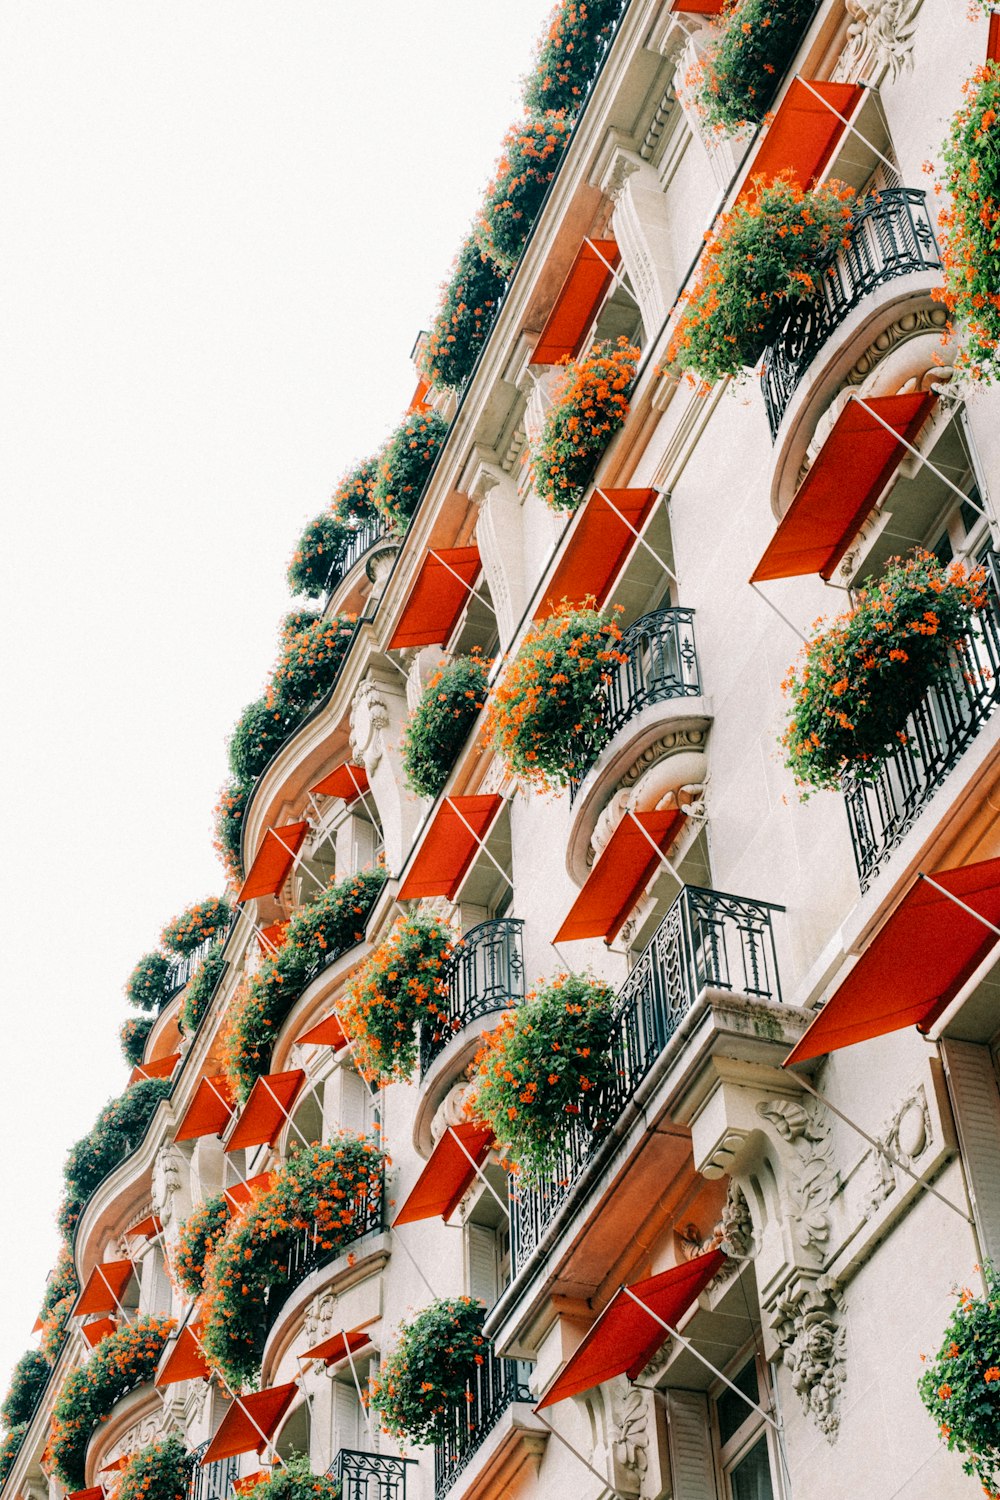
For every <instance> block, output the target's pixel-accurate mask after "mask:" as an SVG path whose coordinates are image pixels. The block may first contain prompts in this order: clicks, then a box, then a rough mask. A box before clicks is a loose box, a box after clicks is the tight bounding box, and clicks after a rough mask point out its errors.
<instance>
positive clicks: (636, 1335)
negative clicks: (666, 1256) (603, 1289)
mask: <svg viewBox="0 0 1000 1500" xmlns="http://www.w3.org/2000/svg"><path fill="white" fill-rule="evenodd" d="M725 1259H726V1257H725V1255H724V1254H723V1252H722V1251H721V1250H709V1251H708V1252H707V1253H706V1254H705V1255H696V1256H694V1258H693V1259H692V1260H686V1261H683V1262H682V1263H681V1264H680V1265H679V1266H672V1267H671V1269H670V1270H669V1271H661V1272H660V1274H659V1275H658V1276H650V1277H648V1279H647V1280H645V1281H637V1282H635V1283H634V1285H633V1286H631V1287H630V1288H629V1291H632V1292H634V1293H635V1295H636V1296H637V1297H638V1298H639V1299H640V1301H642V1302H644V1303H645V1304H646V1307H640V1306H639V1304H638V1302H634V1301H633V1300H632V1298H631V1297H630V1296H629V1295H628V1291H626V1290H625V1288H624V1287H620V1288H619V1289H618V1291H617V1292H615V1295H614V1296H613V1297H612V1299H611V1301H610V1302H609V1303H608V1305H607V1307H606V1308H605V1309H604V1311H603V1312H602V1313H601V1316H600V1317H599V1318H598V1320H597V1322H596V1323H595V1324H594V1326H593V1328H592V1329H591V1330H590V1332H589V1333H588V1334H587V1336H586V1338H585V1339H584V1340H583V1343H582V1344H581V1345H580V1347H579V1348H578V1349H577V1350H576V1351H575V1352H574V1353H573V1354H571V1355H570V1357H569V1360H568V1362H567V1364H566V1366H565V1368H564V1369H563V1371H562V1373H561V1374H560V1375H558V1376H557V1377H556V1380H555V1382H554V1384H553V1385H551V1386H550V1387H549V1389H548V1390H547V1391H546V1393H545V1395H544V1396H543V1397H542V1399H541V1400H540V1401H539V1403H538V1405H537V1407H536V1408H535V1410H536V1411H541V1409H542V1408H543V1407H545V1406H553V1405H555V1403H556V1402H557V1401H563V1400H565V1398H566V1397H567V1396H578V1395H579V1394H580V1392H581V1391H589V1390H592V1389H593V1387H594V1386H595V1385H603V1384H604V1382H605V1381H606V1380H613V1379H614V1377H615V1376H616V1375H627V1376H628V1377H629V1379H630V1380H635V1379H636V1378H637V1377H638V1375H639V1372H640V1371H641V1370H643V1369H644V1368H645V1367H646V1365H648V1364H649V1361H650V1360H651V1359H652V1357H653V1355H654V1354H655V1353H656V1351H657V1349H659V1347H660V1345H661V1344H662V1343H663V1342H664V1341H665V1340H666V1339H667V1338H669V1336H670V1335H669V1334H668V1333H667V1331H666V1329H665V1328H664V1327H662V1325H661V1324H660V1323H658V1322H657V1318H662V1319H663V1322H664V1323H669V1324H670V1326H671V1327H672V1328H676V1327H677V1324H678V1323H679V1322H680V1320H681V1318H683V1316H684V1314H685V1313H686V1312H687V1311H688V1309H689V1308H690V1307H692V1306H693V1304H694V1303H695V1302H697V1300H698V1298H699V1297H700V1296H701V1294H702V1292H703V1291H704V1290H705V1288H706V1287H707V1286H708V1283H709V1282H710V1281H711V1280H712V1278H713V1277H714V1276H717V1275H718V1274H719V1271H720V1270H721V1269H722V1266H723V1264H724V1262H725ZM647 1308H649V1309H651V1312H647V1310H646V1309H647ZM653 1313H655V1314H656V1316H655V1317H654V1316H652V1314H653Z"/></svg>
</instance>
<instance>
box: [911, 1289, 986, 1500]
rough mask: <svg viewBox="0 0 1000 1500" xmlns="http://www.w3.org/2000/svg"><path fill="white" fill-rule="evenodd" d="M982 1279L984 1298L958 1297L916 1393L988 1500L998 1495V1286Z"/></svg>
mask: <svg viewBox="0 0 1000 1500" xmlns="http://www.w3.org/2000/svg"><path fill="white" fill-rule="evenodd" d="M985 1279H986V1289H985V1292H983V1293H980V1294H979V1295H976V1294H974V1293H973V1292H972V1291H971V1290H970V1289H969V1288H968V1287H964V1288H963V1289H962V1290H961V1291H960V1292H959V1294H958V1301H957V1303H956V1304H955V1309H954V1311H953V1313H952V1315H951V1318H950V1319H949V1321H948V1326H947V1328H946V1329H945V1332H944V1340H943V1342H942V1344H941V1347H940V1349H939V1350H938V1352H937V1354H936V1355H935V1356H934V1358H933V1359H931V1360H928V1362H927V1368H926V1369H925V1370H924V1373H923V1374H922V1375H921V1377H920V1381H919V1384H918V1387H917V1389H918V1390H919V1392H920V1399H921V1401H922V1402H923V1403H924V1406H925V1407H926V1408H927V1411H928V1413H929V1414H930V1416H931V1417H933V1419H934V1421H935V1422H936V1423H937V1427H938V1431H939V1432H940V1434H941V1436H942V1437H943V1438H944V1439H945V1441H946V1442H947V1444H948V1448H949V1450H950V1451H951V1452H955V1451H957V1452H959V1453H963V1454H965V1458H964V1459H963V1462H962V1468H963V1469H964V1470H965V1472H966V1474H970V1475H973V1476H974V1477H975V1478H976V1479H977V1480H978V1481H979V1483H980V1484H981V1485H982V1487H983V1491H984V1493H985V1494H986V1495H989V1496H992V1495H995V1494H996V1493H997V1491H998V1490H1000V1284H998V1282H997V1276H996V1272H995V1271H993V1270H992V1269H990V1268H987V1269H986V1273H985ZM921 1358H923V1356H921Z"/></svg>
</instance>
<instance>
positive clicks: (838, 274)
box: [760, 188, 941, 440]
mask: <svg viewBox="0 0 1000 1500" xmlns="http://www.w3.org/2000/svg"><path fill="white" fill-rule="evenodd" d="M940 269H941V259H940V253H939V251H938V246H937V240H936V239H935V237H934V227H933V224H932V222H931V217H930V214H929V213H928V211H927V195H926V194H925V193H924V192H922V191H921V189H919V188H885V189H883V190H882V192H880V193H877V194H873V195H872V197H870V198H868V199H866V200H865V203H864V205H863V206H862V207H861V208H859V209H857V210H856V211H855V214H854V223H853V226H852V228H851V233H850V242H849V244H847V245H846V246H844V247H843V248H842V249H840V250H838V251H837V253H836V255H835V256H834V257H833V260H832V261H831V262H830V264H829V266H828V267H827V268H826V270H825V274H824V275H823V276H822V277H821V279H820V290H819V296H818V297H815V298H814V299H812V300H811V301H808V302H800V303H798V304H797V305H796V307H795V310H794V312H792V313H791V314H790V316H789V317H788V318H787V319H786V320H785V323H784V325H783V326H782V328H781V331H780V332H779V334H778V336H777V338H776V339H775V341H774V343H773V344H771V346H770V347H769V348H768V349H766V350H765V351H764V358H763V367H762V369H761V376H760V380H761V387H762V390H763V394H764V405H765V407H766V409H767V419H768V422H769V423H770V426H771V438H772V440H773V439H774V438H775V437H776V436H777V433H778V428H779V427H780V426H781V420H782V418H783V416H784V415H785V412H786V410H787V408H788V405H789V402H790V401H791V399H792V396H793V395H794V393H795V390H796V388H797V387H798V385H799V383H800V381H801V380H802V377H803V376H804V375H805V372H806V370H807V369H808V368H809V366H810V365H811V364H812V362H813V360H814V359H815V358H816V355H817V354H818V353H819V351H820V350H821V349H822V347H823V345H824V344H825V343H826V342H827V340H828V339H830V338H831V337H832V336H833V334H834V333H835V332H836V331H837V329H838V328H839V327H840V325H841V324H842V323H843V322H844V321H845V319H846V318H847V317H848V316H849V315H850V314H851V313H852V312H853V311H854V309H855V308H856V307H858V306H859V304H860V303H861V302H862V301H863V300H864V298H865V297H868V296H870V294H871V293H872V292H874V291H876V290H877V289H878V288H879V287H881V286H884V285H885V284H886V283H887V282H889V281H893V280H895V279H896V278H897V277H901V276H909V275H912V274H913V273H914V272H919V271H939V270H940Z"/></svg>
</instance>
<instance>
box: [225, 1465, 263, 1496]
mask: <svg viewBox="0 0 1000 1500" xmlns="http://www.w3.org/2000/svg"><path fill="white" fill-rule="evenodd" d="M270 1473H271V1471H270V1469H254V1471H253V1473H252V1474H244V1475H243V1476H242V1478H240V1479H234V1480H233V1481H232V1486H233V1494H234V1495H252V1494H253V1492H254V1490H255V1489H256V1488H257V1486H258V1485H259V1484H260V1483H261V1482H262V1481H263V1480H265V1479H268V1478H270Z"/></svg>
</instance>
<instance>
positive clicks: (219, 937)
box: [167, 916, 236, 997]
mask: <svg viewBox="0 0 1000 1500" xmlns="http://www.w3.org/2000/svg"><path fill="white" fill-rule="evenodd" d="M235 921H236V918H235V916H233V917H230V919H229V921H228V922H227V923H226V925H225V927H220V928H219V930H218V932H215V933H213V934H212V936H211V937H210V938H206V939H205V941H204V942H203V943H199V944H198V946H197V948H195V949H194V950H193V951H192V952H191V953H185V954H184V955H183V956H182V957H180V958H176V959H175V960H174V962H173V963H172V964H171V965H170V970H169V973H168V974H167V990H168V991H169V996H171V997H172V996H174V995H176V994H177V992H178V990H182V989H183V988H184V986H185V985H186V984H187V982H188V980H189V979H191V978H192V977H193V975H194V972H195V970H196V969H197V968H199V967H200V966H201V964H202V963H203V962H204V960H205V959H206V958H207V956H208V954H209V953H210V952H211V950H212V949H213V948H214V947H215V946H216V944H217V943H224V942H225V941H226V938H227V937H228V936H229V934H230V932H231V931H232V929H233V923H234V922H235Z"/></svg>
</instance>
